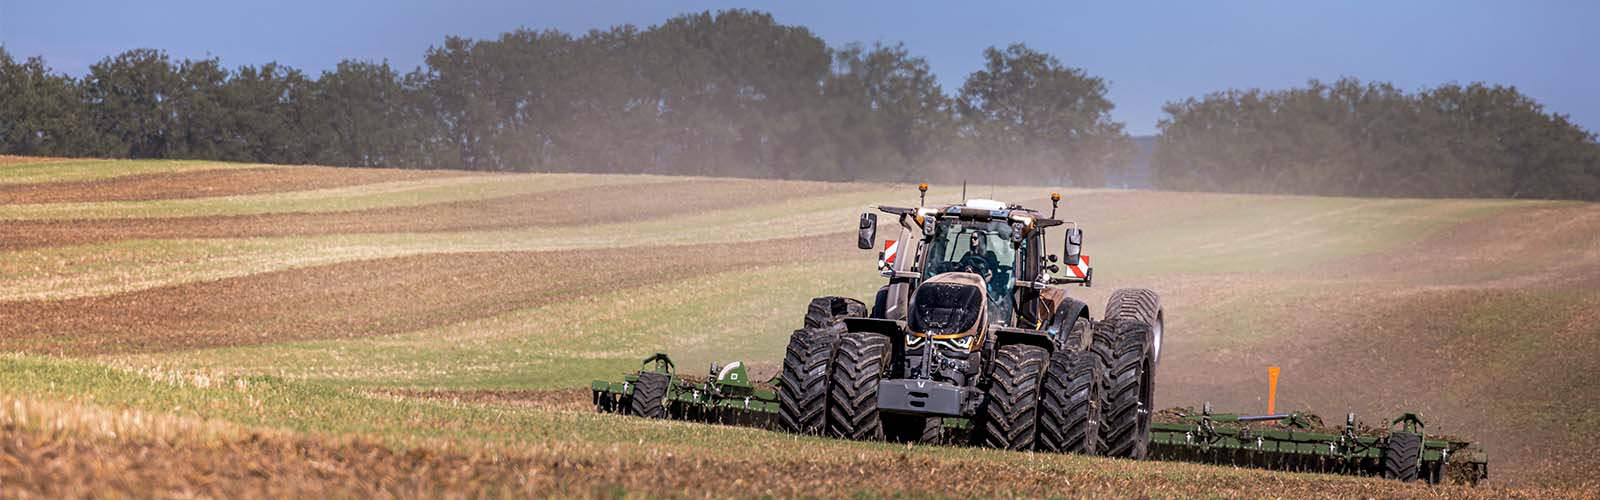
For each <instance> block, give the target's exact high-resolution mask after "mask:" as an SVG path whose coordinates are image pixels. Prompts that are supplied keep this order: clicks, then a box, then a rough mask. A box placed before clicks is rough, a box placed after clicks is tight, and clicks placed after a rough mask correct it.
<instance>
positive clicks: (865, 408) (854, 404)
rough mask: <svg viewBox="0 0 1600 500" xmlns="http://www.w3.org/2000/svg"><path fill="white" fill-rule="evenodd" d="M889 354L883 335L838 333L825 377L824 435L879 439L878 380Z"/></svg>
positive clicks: (887, 340)
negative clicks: (827, 373)
mask: <svg viewBox="0 0 1600 500" xmlns="http://www.w3.org/2000/svg"><path fill="white" fill-rule="evenodd" d="M888 356H889V339H888V338H887V337H884V336H883V335H879V334H876V333H865V332H848V333H845V334H843V335H840V336H839V346H838V348H837V350H836V351H835V352H834V355H833V365H832V366H833V367H832V369H831V370H830V372H831V373H830V374H829V376H828V434H829V435H832V436H834V437H839V438H845V439H857V440H876V439H882V438H883V423H882V421H881V419H880V418H879V417H878V381H879V380H880V379H882V378H883V371H884V368H885V367H886V366H887V362H888Z"/></svg>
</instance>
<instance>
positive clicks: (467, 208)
mask: <svg viewBox="0 0 1600 500" xmlns="http://www.w3.org/2000/svg"><path fill="white" fill-rule="evenodd" d="M335 170H353V169H335ZM868 188H869V187H868V186H864V185H853V184H825V183H812V182H793V183H771V182H759V181H747V180H692V181H673V182H665V183H657V184H646V185H640V186H630V187H626V188H619V187H614V186H597V187H586V188H578V189H570V190H561V191H553V192H546V193H537V194H530V195H525V196H513V197H507V198H497V199H489V200H474V201H462V202H453V203H441V204H435V205H423V206H413V207H401V208H388V209H377V210H361V211H352V212H333V213H288V214H262V215H241V216H221V217H179V218H160V219H117V220H103V219H90V220H43V221H37V220H36V221H0V250H18V249H27V248H38V247H46V246H67V245H84V244H92V243H106V242H112V241H120V240H129V239H154V238H248V237H272V236H308V235H329V234H359V233H425V232H445V231H482V230H498V229H516V228H530V227H549V226H573V225H592V224H604V223H615V222H630V221H637V220H648V219H654V218H662V217H668V216H672V215H679V214H693V213H700V212H704V211H709V210H721V209H729V208H738V207H743V206H751V205H756V204H762V203H776V202H781V201H784V200H792V199H802V198H806V197H811V196H820V195H825V194H835V193H846V192H852V191H861V190H865V189H868Z"/></svg>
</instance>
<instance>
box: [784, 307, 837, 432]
mask: <svg viewBox="0 0 1600 500" xmlns="http://www.w3.org/2000/svg"><path fill="white" fill-rule="evenodd" d="M838 341H839V335H837V334H835V333H833V332H832V331H830V330H822V329H814V328H802V329H799V330H795V331H794V333H793V334H791V335H789V347H788V349H785V350H784V355H783V373H782V375H780V376H781V381H782V383H781V384H779V389H778V424H779V425H780V426H781V427H782V428H783V430H786V431H789V432H794V433H800V434H821V433H822V431H823V429H824V428H825V426H826V420H827V413H828V365H829V363H832V362H833V349H834V346H835V345H836V344H838Z"/></svg>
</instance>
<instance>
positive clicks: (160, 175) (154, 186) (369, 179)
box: [0, 167, 482, 204]
mask: <svg viewBox="0 0 1600 500" xmlns="http://www.w3.org/2000/svg"><path fill="white" fill-rule="evenodd" d="M464 175H482V174H475V173H472V172H462V171H459V170H372V169H354V168H332V167H260V168H239V169H225V170H195V171H187V172H157V173H149V174H137V175H128V176H122V177H111V178H105V179H94V180H88V181H77V182H47V183H39V184H7V185H0V204H25V203H85V202H98V201H147V200H165V199H184V198H203V197H207V196H234V195H242V194H260V193H280V192H286V191H304V190H311V189H327V188H335V187H345V186H355V185H361V184H371V183H377V182H392V181H400V180H416V179H432V178H439V177H459V176H464Z"/></svg>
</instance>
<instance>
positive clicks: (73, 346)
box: [0, 236, 850, 355]
mask: <svg viewBox="0 0 1600 500" xmlns="http://www.w3.org/2000/svg"><path fill="white" fill-rule="evenodd" d="M843 240H844V238H842V237H838V236H834V237H826V238H802V239H792V240H776V241H772V242H769V243H768V244H763V245H753V246H750V247H748V248H745V247H733V246H728V245H703V246H664V247H644V248H628V249H616V250H584V251H565V252H505V253H501V252H474V253H460V254H428V255H418V256H412V257H399V258H392V259H380V260H363V261H356V262H350V263H345V264H334V265H327V266H317V267H310V268H301V269H292V270H287V271H278V272H271V273H264V274H258V275H252V276H248V277H242V278H231V279H223V280H217V281H206V282H199V283H191V284H185V285H178V286H171V287H161V288H153V289H149V290H141V291H137V292H131V293H123V294H115V295H108V296H97V297H87V298H82V299H73V300H47V301H26V302H12V303H8V304H6V307H5V308H3V309H0V349H4V350H9V351H24V352H36V353H50V354H64V355H93V354H112V353H116V354H126V353H136V352H156V351H168V350H176V349H199V348H205V347H219V346H239V345H254V344H262V343H273V342H289V341H298V340H309V339H321V338H352V337H365V336H373V335H385V334H394V333H402V332H409V331H415V330H420V329H425V328H430V327H435V326H440V325H445V324H451V323H456V322H461V321H466V320H468V319H472V318H479V317H488V316H495V315H498V314H501V313H505V312H508V311H513V310H519V309H527V308H532V307H538V306H540V305H543V304H549V303H552V302H556V301H570V300H575V299H578V298H581V297H583V296H585V295H588V294H592V293H597V292H601V291H607V290H610V289H612V288H614V287H615V286H617V285H618V284H626V285H627V286H630V287H638V286H644V285H648V284H652V283H663V282H670V281H674V280H679V279H684V278H687V277H692V276H697V275H703V274H707V273H716V272H719V271H721V270H724V269H728V268H748V267H754V266H764V265H783V264H794V263H799V262H818V261H823V260H826V259H831V258H839V257H841V256H843V255H846V252H848V251H849V250H850V249H847V247H845V246H842V245H835V244H830V243H833V242H837V241H843ZM797 247H799V248H817V249H819V250H822V251H820V252H811V253H800V252H794V251H793V248H797ZM197 298H203V299H204V300H196V299H197ZM63 332H72V333H71V334H63Z"/></svg>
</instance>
